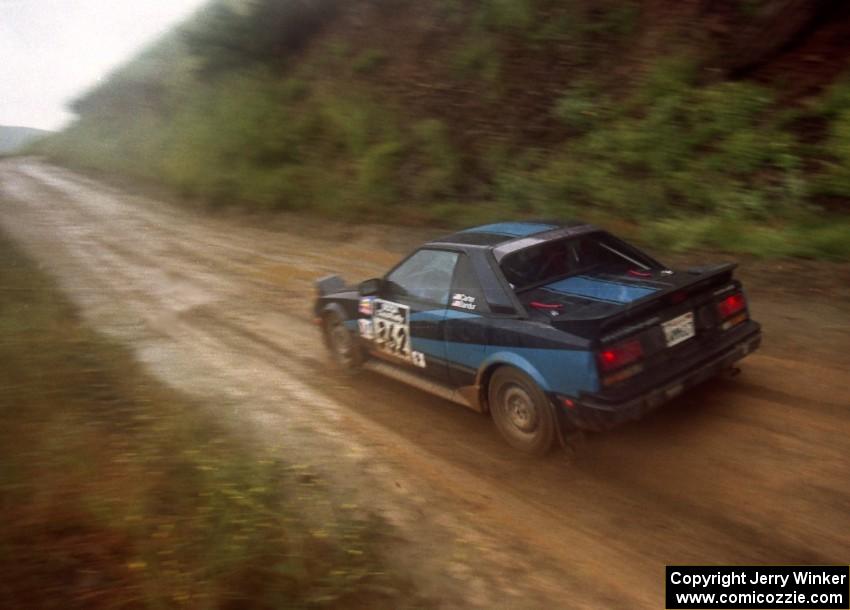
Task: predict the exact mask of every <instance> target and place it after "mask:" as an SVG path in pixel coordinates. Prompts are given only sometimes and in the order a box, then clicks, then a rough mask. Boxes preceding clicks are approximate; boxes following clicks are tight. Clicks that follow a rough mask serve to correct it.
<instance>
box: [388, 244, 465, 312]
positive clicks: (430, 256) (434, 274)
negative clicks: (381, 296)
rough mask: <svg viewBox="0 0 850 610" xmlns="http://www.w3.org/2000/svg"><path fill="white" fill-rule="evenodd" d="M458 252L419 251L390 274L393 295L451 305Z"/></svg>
mask: <svg viewBox="0 0 850 610" xmlns="http://www.w3.org/2000/svg"><path fill="white" fill-rule="evenodd" d="M457 259H458V254H457V253H456V252H447V251H445V250H419V252H417V253H416V254H414V255H413V256H411V257H410V258H408V259H407V260H406V261H404V262H403V263H402V264H401V265H399V266H398V267H397V268H396V269H395V270H394V271H393V272H392V273H390V274H389V275H388V276H387V280H388V282H389V290H390V293H391V295H393V296H398V297H413V298H416V299H422V300H424V301H430V302H432V303H438V304H440V305H448V302H449V296H450V294H449V293H450V291H451V285H452V276H453V275H454V270H455V264H456V263H457Z"/></svg>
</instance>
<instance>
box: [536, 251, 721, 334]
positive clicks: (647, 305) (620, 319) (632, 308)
mask: <svg viewBox="0 0 850 610" xmlns="http://www.w3.org/2000/svg"><path fill="white" fill-rule="evenodd" d="M737 267H738V265H737V263H724V264H720V265H707V266H702V267H692V268H690V269H688V270H687V271H681V272H678V273H676V274H675V276H671V284H672V285H671V286H669V287H668V288H664V289H663V290H659V291H658V292H654V293H652V294H650V295H647V296H645V297H643V298H640V299H638V300H636V301H632V302H631V303H629V304H628V305H624V306H623V307H622V308H621V309H619V310H618V311H616V312H614V313H613V314H611V313H609V314H608V315H604V316H600V317H598V318H579V319H576V318H572V317H570V316H569V314H561V315H559V316H558V317H556V318H553V319H552V323H553V325H555V326H558V327H560V328H562V329H563V330H566V331H568V332H573V333H576V334H578V335H584V336H587V334H589V333H592V334H595V335H597V336H599V335H604V334H605V333H610V331H614V330H615V329H617V328H618V327H620V326H622V325H624V324H626V323H627V322H629V321H631V320H636V319H637V318H640V317H641V316H644V315H646V314H649V313H650V312H651V311H652V310H654V309H656V308H658V306H659V305H661V304H662V303H668V304H670V305H673V304H675V303H674V302H673V301H672V299H673V298H674V297H673V295H675V294H678V293H684V295H685V296H684V298H685V299H686V298H688V297H689V296H690V295H692V294H696V293H699V292H704V291H705V290H707V289H710V288H713V287H722V286H724V285H725V284H728V283H729V282H731V281H732V275H733V272H734V271H735V269H736V268H737ZM615 334H618V335H619V334H621V333H619V332H618V333H615ZM607 338H608V337H603V340H605V339H607Z"/></svg>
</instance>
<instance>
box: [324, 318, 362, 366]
mask: <svg viewBox="0 0 850 610" xmlns="http://www.w3.org/2000/svg"><path fill="white" fill-rule="evenodd" d="M323 330H324V333H325V341H326V342H327V345H328V349H329V350H330V352H331V356H332V357H333V360H334V363H335V364H336V365H337V367H338V368H339V369H340V370H342V371H346V372H349V371H353V370H354V369H356V368H357V367H358V366H359V365H360V363H361V361H362V358H361V355H360V346H359V345H357V338H356V337H355V336H354V335H352V333H351V331H349V330H348V328H346V326H345V320H343V319H342V316H341V315H339V313H338V312H336V311H331V312H329V313H328V314H326V315H325V317H324V329H323Z"/></svg>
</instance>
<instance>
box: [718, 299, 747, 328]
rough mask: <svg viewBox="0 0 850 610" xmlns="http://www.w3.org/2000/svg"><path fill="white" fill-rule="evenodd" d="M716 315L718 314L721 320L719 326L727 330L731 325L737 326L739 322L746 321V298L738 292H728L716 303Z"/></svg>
mask: <svg viewBox="0 0 850 610" xmlns="http://www.w3.org/2000/svg"><path fill="white" fill-rule="evenodd" d="M717 315H718V316H720V321H721V322H722V323H721V325H720V327H721V328H722V329H723V330H729V329H730V328H732V327H733V326H737V325H738V324H740V323H741V322H746V321H747V318H748V316H747V300H746V299H745V298H744V295H743V294H742V293H740V292H736V293H735V294H730V295H729V296H728V297H725V298H724V299H723V300H722V301H720V302H719V303H717Z"/></svg>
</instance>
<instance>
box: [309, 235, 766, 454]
mask: <svg viewBox="0 0 850 610" xmlns="http://www.w3.org/2000/svg"><path fill="white" fill-rule="evenodd" d="M734 269H735V265H732V264H726V265H716V266H704V267H695V268H692V269H688V270H684V271H674V270H671V269H668V268H667V267H666V266H664V265H662V264H661V263H660V262H658V261H657V260H655V259H653V258H652V257H650V256H648V255H647V254H645V253H644V252H642V251H640V250H638V249H637V248H635V247H634V246H630V245H629V244H627V243H625V242H624V241H622V240H620V239H618V238H616V237H614V236H613V235H611V234H610V233H607V232H606V231H603V230H601V229H599V228H597V227H595V226H592V225H589V224H585V223H567V224H561V223H557V224H556V223H543V222H540V223H537V222H505V223H497V224H491V225H486V226H481V227H475V228H472V229H467V230H465V231H460V232H458V233H454V234H452V235H449V236H447V237H444V238H442V239H438V240H435V241H431V242H428V243H426V244H424V245H423V246H421V247H420V248H418V249H417V250H416V251H414V252H413V253H412V254H410V255H409V256H408V257H407V258H405V259H404V260H402V261H401V262H400V263H399V264H398V265H396V266H395V267H394V268H393V269H391V270H390V271H389V272H388V273H387V274H386V275H385V276H384V277H383V278H380V279H371V280H367V281H365V282H363V283H361V284H360V285H359V286H357V287H348V286H346V285H345V283H344V282H343V281H342V280H341V279H340V278H339V277H337V276H331V277H328V278H324V279H322V280H319V281H318V282H317V288H318V293H319V295H318V298H317V300H316V304H315V314H316V319H317V322H319V323H320V324H321V328H322V330H323V335H324V339H325V342H326V344H327V346H328V347H329V348H330V350H331V352H332V354H333V356H334V358H335V361H336V362H337V363H338V365H339V366H340V367H342V368H344V369H349V370H354V369H357V368H360V367H365V368H368V369H371V370H374V371H377V372H380V373H383V374H385V375H388V376H390V377H394V378H396V379H399V380H402V381H404V382H407V383H409V384H411V385H414V386H416V387H419V388H421V389H424V390H427V391H430V392H433V393H436V394H438V395H441V396H444V397H445V398H448V399H450V400H453V401H455V402H459V403H461V404H463V405H466V406H468V407H471V408H473V409H476V410H478V411H481V412H483V413H490V414H491V415H492V418H493V421H494V422H495V424H496V426H497V428H498V429H499V431H500V432H501V434H502V435H503V436H504V438H505V439H506V440H507V442H508V443H510V444H511V445H512V446H514V447H515V448H517V449H520V450H522V451H525V452H527V453H532V454H543V453H545V452H546V451H548V450H549V449H550V448H551V447H552V446H553V444H554V443H555V442H556V441H560V442H561V443H562V444H563V443H564V442H565V439H567V438H569V437H570V436H571V435H572V433H573V432H574V431H577V430H600V429H604V428H607V427H609V426H612V425H614V424H617V423H620V422H623V421H627V420H631V419H637V418H639V417H640V416H641V415H643V414H644V413H646V412H647V411H649V410H651V409H654V408H656V407H658V406H659V405H661V404H662V403H664V402H665V401H667V400H669V399H671V398H673V397H674V396H676V395H678V394H679V393H681V392H682V391H683V390H685V389H687V388H689V387H691V386H693V385H695V384H697V383H700V382H702V381H705V380H706V379H709V378H711V377H713V376H715V375H717V374H719V373H722V372H724V371H726V370H732V369H734V364H735V363H736V362H737V361H738V360H740V359H741V358H743V357H744V356H746V355H747V354H749V353H750V352H752V351H753V350H755V349H756V348H757V347H758V346H759V344H760V342H761V330H760V327H759V325H758V324H757V323H756V322H754V321H753V320H751V319H750V316H749V313H748V310H747V302H746V299H745V297H744V293H743V291H742V288H741V283H740V282H739V281H738V280H736V279H734V278H733V271H734Z"/></svg>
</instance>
